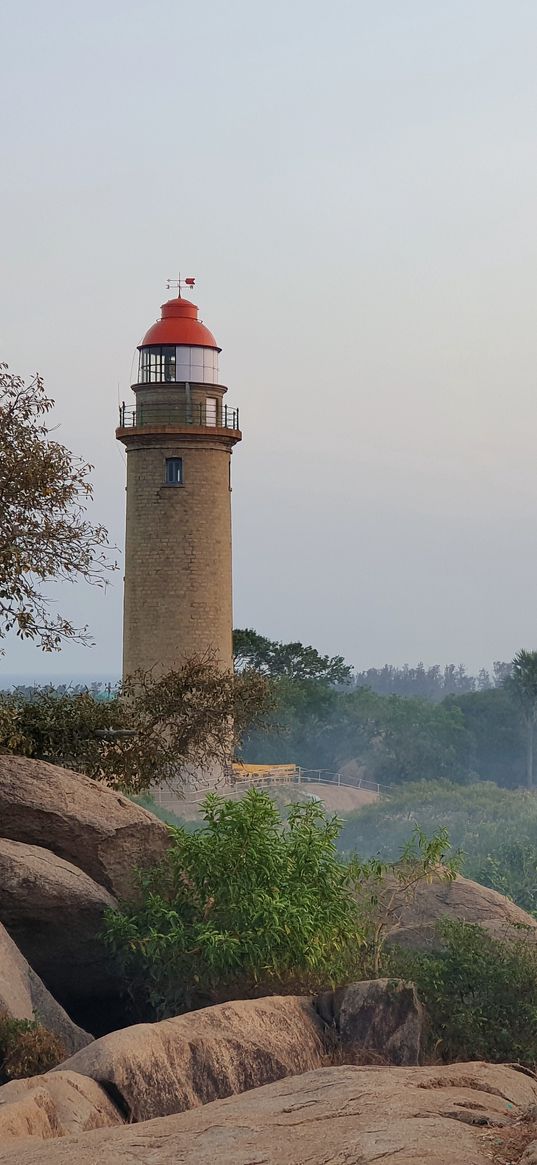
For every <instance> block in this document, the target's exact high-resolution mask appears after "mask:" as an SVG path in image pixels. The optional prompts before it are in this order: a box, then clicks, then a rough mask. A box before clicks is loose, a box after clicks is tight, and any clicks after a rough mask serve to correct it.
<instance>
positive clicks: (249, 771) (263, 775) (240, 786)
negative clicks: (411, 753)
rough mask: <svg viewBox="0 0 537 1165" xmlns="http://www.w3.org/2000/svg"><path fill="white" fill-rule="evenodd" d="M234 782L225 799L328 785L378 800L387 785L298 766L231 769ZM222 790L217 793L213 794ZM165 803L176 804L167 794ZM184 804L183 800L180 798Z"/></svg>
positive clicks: (193, 801)
mask: <svg viewBox="0 0 537 1165" xmlns="http://www.w3.org/2000/svg"><path fill="white" fill-rule="evenodd" d="M233 776H234V781H233V784H232V785H226V788H225V795H226V797H233V796H235V795H236V794H241V793H243V792H244V790H245V789H253V788H255V789H264V788H267V787H270V786H273V785H295V784H296V785H331V786H332V788H334V787H336V788H341V789H363V790H364V792H368V793H376V794H377V796H381V795H387V794H388V793H389V792H390V786H389V785H381V784H379V782H378V781H369V780H366V779H365V778H364V777H356V778H355V779H354V780H353V779H350V778H348V777H347V776H346V775H343V774H342V773H333V772H331V771H330V770H329V769H302V768H301V767H300V765H241V764H234V765H233ZM210 791H211V790H210V789H208V788H207V789H203V790H202V789H200V791H199V794H198V795H197V796H196V797H185V798H184V803H185V805H199V804H200V803H201V802H202V801H203V800H204V798H205V797H206V795H207V793H208V792H210ZM223 791H224V790H219V789H216V790H215V792H223ZM152 796H154V798H155V801H156V802H157V804H162V805H166V803H167V802H166V793H165V791H164V790H161V789H156V790H155V791H154V793H153V794H152ZM168 800H174V801H177V799H176V798H175V797H173V796H170V793H168ZM181 800H183V798H181Z"/></svg>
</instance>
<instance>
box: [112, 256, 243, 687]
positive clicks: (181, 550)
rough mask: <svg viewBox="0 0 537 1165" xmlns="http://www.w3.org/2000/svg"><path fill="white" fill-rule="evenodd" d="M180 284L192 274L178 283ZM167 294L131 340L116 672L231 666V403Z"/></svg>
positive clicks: (183, 309)
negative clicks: (200, 663) (133, 359)
mask: <svg viewBox="0 0 537 1165" xmlns="http://www.w3.org/2000/svg"><path fill="white" fill-rule="evenodd" d="M186 282H187V283H188V284H189V285H190V286H192V285H193V282H194V281H193V280H192V279H190V280H188V281H186ZM177 290H178V294H177V296H174V298H172V299H169V300H168V301H167V302H166V303H164V304H163V305H162V308H161V317H160V319H159V320H157V322H156V323H154V324H153V325H152V326H151V327H150V328H149V331H148V332H146V334H145V336H144V338H143V340H142V342H141V344H139V345H138V353H139V357H138V371H137V377H136V382H135V383H134V384H133V385H132V391H133V393H134V396H135V404H134V405H126V404H123V405H121V408H120V417H119V427H118V429H117V431H116V436H117V438H118V440H119V441H121V443H122V444H123V445H124V446H125V448H126V451H127V506H126V537H125V589H124V622H123V675H124V677H127V676H132V675H133V674H134V673H135V672H136V671H138V669H141V670H142V671H144V672H146V671H148V670H150V669H151V670H152V672H153V675H156V676H158V675H159V674H164V673H165V672H167V671H170V670H171V669H172V668H179V667H181V665H182V664H183V663H184V662H185V660H187V659H189V658H192V657H193V656H198V657H199V656H207V655H208V654H210V655H211V656H212V657H213V658H214V659H215V660H216V662H217V663H218V666H219V667H221V668H222V669H223V670H228V669H231V668H232V664H233V656H232V581H231V453H232V450H233V446H234V445H236V443H237V442H238V441H240V440H241V436H242V434H241V432H240V428H239V411H238V409H237V408H233V407H231V406H230V405H228V403H227V398H226V394H227V388H226V387H225V385H223V384H221V383H220V377H219V369H218V363H219V355H220V351H221V349H220V347H219V346H218V344H217V342H216V340H215V338H214V336H213V334H212V332H210V331H209V329H208V328H207V327H206V326H205V324H203V323H202V322H201V320H200V319H198V308H197V307H196V305H195V304H194V303H191V302H190V300H188V299H185V298H183V295H182V290H183V288H182V285H181V281H180V280H178V281H177Z"/></svg>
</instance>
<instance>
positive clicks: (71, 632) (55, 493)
mask: <svg viewBox="0 0 537 1165" xmlns="http://www.w3.org/2000/svg"><path fill="white" fill-rule="evenodd" d="M53 403H54V402H53V401H52V400H51V399H50V398H49V397H47V396H46V393H45V389H44V387H43V382H42V380H41V378H40V377H39V376H36V377H35V378H34V379H33V380H31V381H30V382H29V383H28V384H26V383H25V382H24V380H22V379H21V377H19V376H14V375H12V374H11V373H10V372H8V369H7V365H6V364H0V514H1V524H0V639H1V638H3V637H5V636H6V635H7V633H8V632H9V631H11V630H14V631H15V632H16V634H17V635H19V636H20V637H21V638H24V639H33V640H35V641H36V642H37V643H38V644H39V646H40V647H41V648H42V650H43V651H57V650H59V649H60V647H61V645H62V643H63V642H64V641H65V640H75V641H79V642H83V643H86V642H88V641H89V636H88V630H87V627H81V628H77V627H75V626H74V625H73V624H72V623H71V622H70V620H69V619H67V618H65V616H63V615H58V614H56V613H54V612H53V611H52V610H51V608H50V605H49V603H48V600H47V596H46V594H45V593H44V591H43V587H44V586H46V584H47V583H48V582H51V581H53V580H57V579H67V580H69V581H71V582H74V581H77V580H81V579H82V580H84V581H85V582H88V583H96V584H97V585H99V586H103V585H104V584H105V579H106V573H107V571H108V570H109V569H113V566H114V564H113V563H111V562H110V560H109V558H108V554H107V549H108V536H107V532H106V530H105V529H104V526H95V525H92V523H91V522H89V521H88V520H87V517H86V507H87V503H88V501H89V500H91V497H92V487H91V484H90V482H89V474H90V472H91V469H92V466H91V465H88V464H87V463H86V462H84V461H82V460H81V459H80V458H78V457H75V456H74V455H73V454H72V453H71V452H70V451H69V450H68V449H66V448H65V446H64V445H61V444H59V442H58V441H54V440H53V439H52V438H51V436H50V433H51V430H50V429H49V427H48V426H47V423H46V419H45V418H46V417H47V415H48V414H49V413H50V410H51V409H52V407H53Z"/></svg>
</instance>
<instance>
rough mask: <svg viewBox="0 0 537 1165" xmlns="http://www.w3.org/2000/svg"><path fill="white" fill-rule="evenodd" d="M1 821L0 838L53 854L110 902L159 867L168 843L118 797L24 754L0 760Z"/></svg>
mask: <svg viewBox="0 0 537 1165" xmlns="http://www.w3.org/2000/svg"><path fill="white" fill-rule="evenodd" d="M0 822H1V827H0V828H1V832H2V836H3V837H7V838H10V839H11V840H12V841H21V842H26V843H28V844H30V845H41V846H44V847H45V848H46V849H49V850H52V851H53V853H55V854H57V856H58V857H60V858H64V860H65V861H67V862H72V863H73V864H74V865H76V866H78V867H79V868H80V869H81V870H84V872H85V873H86V874H89V876H90V878H93V880H94V881H95V882H98V883H99V884H100V885H101V886H104V887H105V888H106V889H107V890H109V891H110V893H111V894H113V895H114V896H115V897H116V898H128V897H130V896H131V895H132V893H133V889H134V878H133V875H134V871H135V869H136V867H141V866H148V865H154V864H155V863H156V862H158V861H159V860H160V858H161V857H162V856H163V854H164V853H165V851H166V848H167V845H168V839H169V833H168V830H167V828H166V826H165V825H164V824H163V822H162V821H159V820H158V818H157V817H154V816H153V814H152V813H148V812H147V810H145V809H142V808H141V807H140V806H139V805H135V804H134V802H133V801H130V800H129V799H128V797H124V796H123V795H122V794H121V793H116V792H114V790H113V789H108V788H107V787H106V785H102V784H100V783H99V782H98V781H92V780H91V778H90V777H85V776H83V775H82V774H81V773H73V772H71V771H70V770H69V769H63V768H60V767H59V766H58V765H49V764H47V763H46V762H45V761H40V760H32V759H30V758H28V757H23V756H6V755H0Z"/></svg>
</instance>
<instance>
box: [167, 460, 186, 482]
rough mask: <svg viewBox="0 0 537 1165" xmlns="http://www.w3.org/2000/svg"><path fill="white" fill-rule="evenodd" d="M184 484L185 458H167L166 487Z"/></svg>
mask: <svg viewBox="0 0 537 1165" xmlns="http://www.w3.org/2000/svg"><path fill="white" fill-rule="evenodd" d="M182 484H183V458H182V457H167V458H166V485H182Z"/></svg>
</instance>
